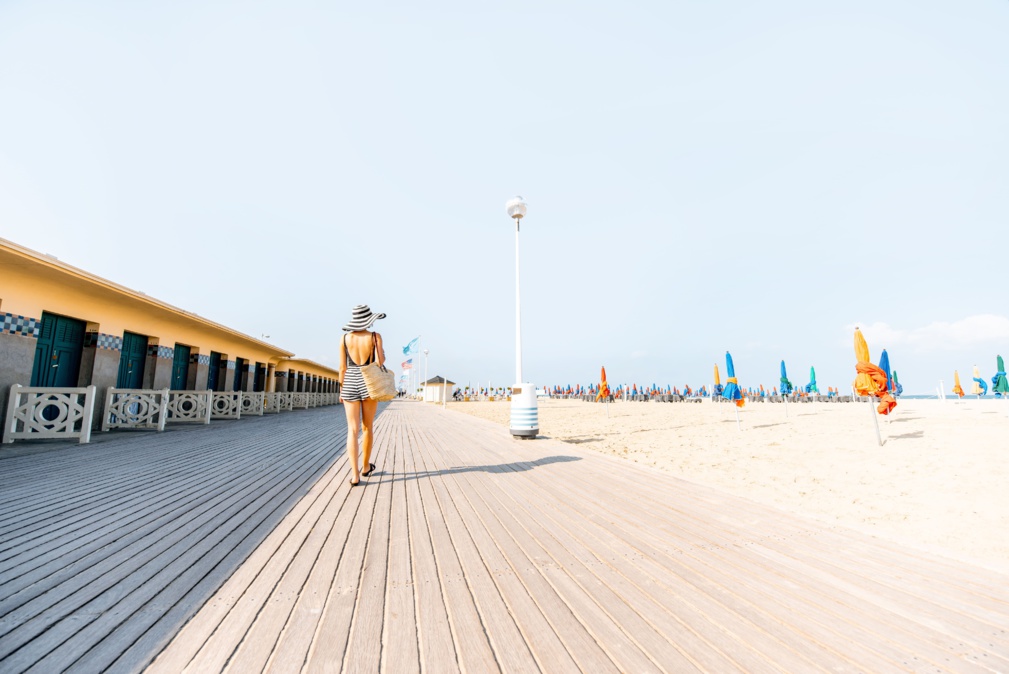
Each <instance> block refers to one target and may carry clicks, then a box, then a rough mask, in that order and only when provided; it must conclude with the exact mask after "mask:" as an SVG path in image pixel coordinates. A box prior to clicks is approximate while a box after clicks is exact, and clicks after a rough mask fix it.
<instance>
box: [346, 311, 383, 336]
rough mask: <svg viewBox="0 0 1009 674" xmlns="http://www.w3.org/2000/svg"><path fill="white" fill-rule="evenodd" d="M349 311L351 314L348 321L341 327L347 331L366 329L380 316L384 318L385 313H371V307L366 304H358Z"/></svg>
mask: <svg viewBox="0 0 1009 674" xmlns="http://www.w3.org/2000/svg"><path fill="white" fill-rule="evenodd" d="M351 313H352V314H353V315H352V317H351V319H350V323H347V325H345V326H343V329H344V330H345V331H347V332H354V331H356V330H367V329H368V328H370V327H371V324H372V323H374V322H375V321H377V320H378V319H380V318H385V314H376V313H372V311H371V308H370V307H369V306H368V305H367V304H358V305H357V306H356V307H354V309H353V311H352V312H351Z"/></svg>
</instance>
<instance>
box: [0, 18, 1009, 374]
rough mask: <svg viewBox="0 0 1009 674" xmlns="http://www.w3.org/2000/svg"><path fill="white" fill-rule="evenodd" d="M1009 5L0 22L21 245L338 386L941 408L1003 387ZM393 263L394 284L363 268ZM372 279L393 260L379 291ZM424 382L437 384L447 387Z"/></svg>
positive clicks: (0, 87) (5, 218) (6, 150)
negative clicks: (975, 371) (369, 317)
mask: <svg viewBox="0 0 1009 674" xmlns="http://www.w3.org/2000/svg"><path fill="white" fill-rule="evenodd" d="M1006 35H1009V3H1006V2H1002V1H996V0H988V1H980V0H979V1H964V2H955V3H954V2H921V1H914V2H912V1H893V2H878V1H864V2H836V3H833V4H829V3H810V2H783V1H779V2H761V3H753V2H709V3H696V2H656V3H645V2H620V3H609V4H600V3H587V2H570V3H551V2H535V3H519V2H512V3H508V4H506V5H500V6H498V7H497V8H496V9H495V8H490V7H483V6H481V3H463V2H460V3H438V2H435V3H425V4H423V5H417V4H416V3H383V4H378V3H332V2H325V3H323V2H318V3H310V2H283V3H280V2H261V3H247V2H241V3H240V2H216V3H207V2H199V3H196V2H182V3H132V2H100V1H95V2H89V3H84V4H81V3H79V2H45V1H41V2H30V3H29V2H11V1H6V2H0V134H2V135H0V236H3V237H5V238H9V239H13V240H14V241H17V242H19V243H21V244H23V245H26V246H29V247H31V248H34V249H37V250H40V251H43V252H48V253H52V254H54V255H57V256H58V257H59V258H60V259H61V260H64V261H66V262H69V263H71V264H74V265H77V266H80V267H83V268H85V269H87V270H89V271H92V272H94V273H97V274H99V275H102V276H105V277H108V278H110V279H112V280H115V281H117V282H120V283H123V284H125V285H127V286H130V287H133V288H136V289H138V290H142V291H144V292H146V293H147V294H149V295H152V296H155V297H158V298H160V299H162V300H165V301H167V302H170V303H172V304H175V305H178V306H181V307H184V308H186V309H189V310H191V311H196V312H198V313H200V314H202V315H204V316H207V317H209V318H211V319H213V320H217V321H219V322H221V323H224V324H226V325H229V326H232V327H234V328H236V329H239V330H242V331H244V332H246V333H248V334H251V335H254V336H259V335H260V334H263V333H266V334H269V335H270V336H271V341H273V342H274V343H276V344H278V345H280V346H283V347H284V348H287V349H290V350H292V351H295V352H297V353H298V354H299V355H302V356H305V357H310V358H314V359H316V360H319V361H321V362H328V363H335V359H336V333H338V331H339V327H340V326H341V325H343V323H344V322H346V320H347V318H348V316H349V310H350V307H351V306H353V305H354V304H357V303H359V302H363V303H368V304H370V305H371V306H372V307H373V308H375V309H376V310H379V311H385V312H387V313H388V314H389V318H388V319H387V320H386V321H383V322H382V323H380V324H379V325H380V329H381V330H382V332H383V333H384V334H385V335H386V338H387V341H388V343H389V345H390V346H391V347H392V348H390V352H391V354H390V359H389V360H390V362H395V363H399V362H400V361H401V360H402V358H400V357H399V353H398V347H399V346H401V345H403V344H405V343H406V342H407V341H408V340H409V339H411V338H412V337H414V336H416V335H418V334H419V335H422V336H423V337H422V341H423V343H424V345H425V346H426V347H427V348H429V349H430V351H431V355H430V358H431V361H430V374H431V375H432V376H433V375H435V374H444V375H447V376H448V377H449V378H451V379H453V380H455V381H458V382H462V383H467V382H472V383H476V382H478V381H480V382H483V383H485V382H486V381H487V380H488V379H491V380H492V381H494V382H495V383H498V384H507V383H511V380H512V379H513V377H514V277H513V267H514V249H513V228H512V223H511V221H510V220H509V219H508V217H507V216H506V214H505V213H504V203H505V201H506V200H507V199H508V198H509V197H511V196H513V195H515V194H521V195H523V196H524V197H525V198H526V199H527V200H528V202H529V215H528V217H527V219H526V220H525V222H524V226H523V231H522V260H523V281H524V289H523V308H524V312H523V324H524V328H525V329H524V352H525V373H526V378H527V379H529V380H531V381H533V382H534V383H537V384H554V383H569V382H570V383H574V382H582V383H587V382H590V381H593V380H595V379H596V378H597V377H598V370H599V366H600V365H605V366H606V367H607V372H608V373H609V375H610V380H611V383H619V382H635V381H636V382H638V383H642V384H643V383H651V382H653V381H655V382H658V383H661V384H666V383H672V384H675V385H678V386H682V385H683V384H684V383H690V384H692V385H695V386H696V385H699V384H702V383H705V382H708V381H709V380H710V376H711V375H710V372H711V366H712V365H713V364H714V363H716V362H717V363H719V364H720V366H721V367H723V368H724V352H725V351H726V350H727V349H728V350H730V351H731V352H732V354H733V357H734V359H735V361H736V366H737V371H738V374H739V377H740V382H741V384H743V385H744V386H748V385H757V384H761V383H762V384H764V385H765V386H768V387H769V386H771V385H773V384H775V383H776V380H777V376H778V363H779V361H780V360H781V359H782V358H784V359H785V360H786V362H787V363H788V365H789V369H790V375H791V376H792V379H793V380H794V381H801V382H804V381H805V376H806V374H807V373H808V370H809V366H810V365H815V366H816V368H817V373H818V375H819V377H818V378H819V380H820V384H821V385H822V386H826V385H840V386H842V387H845V388H846V387H847V386H848V385H849V384H850V381H851V380H852V379H853V376H854V367H853V365H854V356H853V351H852V348H851V330H852V326H853V325H855V324H856V323H857V324H860V325H862V326H863V327H864V329H865V333H866V337H867V339H868V341H869V346H870V349H871V350H872V355H873V358H874V359H875V358H877V357H878V354H879V350H880V349H881V348H883V347H886V348H887V349H888V350H889V352H890V356H891V362H892V363H893V364H894V367H895V368H896V369H897V370H898V371H899V372H900V375H901V381H902V382H903V383H904V384H905V387H906V388H907V389H908V390H909V391H911V392H929V391H933V390H934V388H935V386H936V385H937V382H938V380H939V379H940V378H942V379H945V381H946V386H947V390H948V389H949V387H950V386H951V385H952V378H953V370H954V368H958V369H959V370H960V373H961V375H962V376H964V377H966V378H969V374H968V373H969V372H970V368H971V366H972V365H973V364H974V363H977V364H978V365H980V366H981V368H982V372H983V373H984V374H985V375H986V377H990V376H991V374H992V371H993V369H994V361H995V354H996V353H997V352H1001V353H1002V354H1003V355H1004V356H1006V357H1009V302H1007V299H1006V295H1007V292H1006V291H1007V281H1009V276H1007V271H1009V263H1007V258H1006V255H1005V253H1006V247H1007V243H1009V235H1007V233H1006V221H1007V207H1009V199H1007V196H1009V193H1007V191H1006V189H1007V188H1006V186H1007V185H1009V123H1007V121H1006V120H1009V40H1007V39H1006ZM363 251H367V254H362V253H363ZM374 260H381V261H382V267H381V269H380V270H376V269H375V268H374V267H373V266H371V265H372V264H373V261H374ZM421 367H423V365H422V364H421Z"/></svg>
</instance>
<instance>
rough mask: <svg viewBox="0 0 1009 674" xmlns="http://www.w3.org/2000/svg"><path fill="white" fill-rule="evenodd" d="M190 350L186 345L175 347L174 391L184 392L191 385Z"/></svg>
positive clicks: (173, 367)
mask: <svg viewBox="0 0 1009 674" xmlns="http://www.w3.org/2000/svg"><path fill="white" fill-rule="evenodd" d="M189 354H190V348H189V347H188V346H186V345H185V344H176V345H175V356H174V357H173V359H172V390H173V391H184V390H186V384H187V383H189Z"/></svg>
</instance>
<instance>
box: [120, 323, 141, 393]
mask: <svg viewBox="0 0 1009 674" xmlns="http://www.w3.org/2000/svg"><path fill="white" fill-rule="evenodd" d="M146 362H147V336H146V335H138V334H135V333H132V332H124V333H123V352H122V354H121V355H120V356H119V377H118V378H117V379H116V388H143V386H144V364H145V363H146Z"/></svg>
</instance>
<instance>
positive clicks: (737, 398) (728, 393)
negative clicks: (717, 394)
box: [722, 351, 743, 407]
mask: <svg viewBox="0 0 1009 674" xmlns="http://www.w3.org/2000/svg"><path fill="white" fill-rule="evenodd" d="M725 374H726V375H727V376H728V378H727V379H726V382H725V388H724V389H722V397H723V398H725V399H726V400H732V401H734V402H735V403H736V405H738V406H739V407H742V406H743V392H742V391H740V390H739V382H737V381H736V367H735V366H734V365H733V364H732V354H730V353H729V352H728V351H726V352H725Z"/></svg>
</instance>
